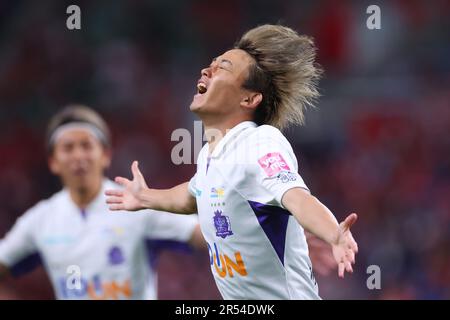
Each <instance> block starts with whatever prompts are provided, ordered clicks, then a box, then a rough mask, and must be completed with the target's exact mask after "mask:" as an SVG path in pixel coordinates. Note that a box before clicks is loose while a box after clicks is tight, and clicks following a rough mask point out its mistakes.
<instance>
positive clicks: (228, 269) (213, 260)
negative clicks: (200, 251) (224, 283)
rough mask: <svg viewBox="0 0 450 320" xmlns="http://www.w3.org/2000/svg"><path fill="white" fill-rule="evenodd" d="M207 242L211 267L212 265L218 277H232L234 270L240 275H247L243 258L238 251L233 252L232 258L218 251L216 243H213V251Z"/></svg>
mask: <svg viewBox="0 0 450 320" xmlns="http://www.w3.org/2000/svg"><path fill="white" fill-rule="evenodd" d="M207 244H208V251H209V262H210V264H211V268H213V267H214V270H215V272H216V274H217V275H218V276H219V277H221V278H225V277H227V276H228V277H230V278H233V277H234V275H235V272H236V274H238V275H240V276H242V277H246V276H247V275H248V273H247V269H246V267H245V263H244V260H243V259H242V255H241V253H240V252H239V251H236V252H234V259H233V258H230V257H229V256H228V255H226V254H222V253H219V249H218V248H217V244H216V243H214V251H213V249H212V248H211V246H210V244H209V243H207Z"/></svg>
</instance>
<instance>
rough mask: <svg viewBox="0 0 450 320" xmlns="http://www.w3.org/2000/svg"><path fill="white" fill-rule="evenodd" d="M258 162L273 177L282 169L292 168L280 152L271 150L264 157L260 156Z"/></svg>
mask: <svg viewBox="0 0 450 320" xmlns="http://www.w3.org/2000/svg"><path fill="white" fill-rule="evenodd" d="M258 163H259V165H260V166H261V168H263V170H264V172H265V173H266V174H267V176H269V177H272V176H273V175H275V174H277V173H278V172H280V171H290V170H291V169H290V168H289V166H288V164H287V162H286V161H285V160H284V159H283V156H282V155H281V154H280V153H279V152H269V153H268V154H266V155H265V156H264V157H261V158H259V159H258Z"/></svg>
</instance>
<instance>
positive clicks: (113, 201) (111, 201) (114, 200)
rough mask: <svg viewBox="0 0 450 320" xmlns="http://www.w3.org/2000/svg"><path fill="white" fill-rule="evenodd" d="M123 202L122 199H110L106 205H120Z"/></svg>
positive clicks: (107, 199)
mask: <svg viewBox="0 0 450 320" xmlns="http://www.w3.org/2000/svg"><path fill="white" fill-rule="evenodd" d="M122 202H123V198H122V197H108V198H106V203H107V204H118V203H122Z"/></svg>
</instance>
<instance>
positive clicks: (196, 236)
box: [189, 224, 207, 250]
mask: <svg viewBox="0 0 450 320" xmlns="http://www.w3.org/2000/svg"><path fill="white" fill-rule="evenodd" d="M189 244H190V245H191V246H192V247H193V248H195V249H197V250H203V249H206V248H207V247H206V241H205V238H203V234H202V231H201V230H200V225H199V224H197V225H196V226H195V229H194V231H193V232H192V236H191V238H190V239H189Z"/></svg>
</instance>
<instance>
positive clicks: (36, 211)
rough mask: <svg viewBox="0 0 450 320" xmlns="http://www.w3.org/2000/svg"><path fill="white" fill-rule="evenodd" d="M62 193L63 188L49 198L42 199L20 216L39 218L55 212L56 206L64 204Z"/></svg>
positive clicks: (63, 191)
mask: <svg viewBox="0 0 450 320" xmlns="http://www.w3.org/2000/svg"><path fill="white" fill-rule="evenodd" d="M64 193H65V190H60V191H58V192H56V193H54V194H53V195H51V196H50V197H49V198H46V199H42V200H40V201H39V202H37V203H36V204H34V205H33V206H31V207H30V208H28V210H27V211H25V213H24V214H23V215H22V217H28V218H29V219H39V220H41V219H42V218H43V217H44V216H46V215H48V214H51V213H52V212H55V209H57V208H58V207H61V206H64V201H63V198H64Z"/></svg>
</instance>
